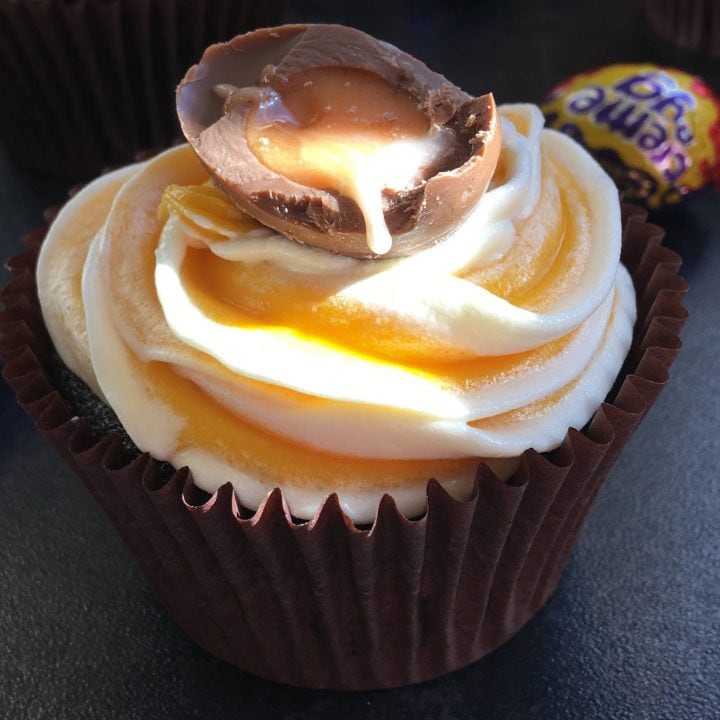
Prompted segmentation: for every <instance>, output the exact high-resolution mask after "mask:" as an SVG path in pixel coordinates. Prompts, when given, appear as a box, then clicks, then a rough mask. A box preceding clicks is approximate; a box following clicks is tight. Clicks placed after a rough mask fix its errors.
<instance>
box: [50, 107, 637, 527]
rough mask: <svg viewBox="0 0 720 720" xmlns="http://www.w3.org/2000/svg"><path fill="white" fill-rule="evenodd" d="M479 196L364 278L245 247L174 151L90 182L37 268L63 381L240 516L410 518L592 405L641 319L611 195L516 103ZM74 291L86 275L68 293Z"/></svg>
mask: <svg viewBox="0 0 720 720" xmlns="http://www.w3.org/2000/svg"><path fill="white" fill-rule="evenodd" d="M501 117H502V133H503V148H502V151H501V155H500V160H499V163H498V167H497V170H496V172H495V176H494V178H493V181H492V183H491V186H490V189H489V190H488V192H486V193H485V195H484V196H483V197H482V199H481V200H480V202H479V203H478V205H477V206H476V207H475V209H474V211H473V212H472V213H471V214H470V215H469V216H468V217H466V219H465V220H464V221H463V222H462V223H461V224H460V225H459V226H457V227H456V228H455V230H454V231H453V232H451V233H450V234H449V235H448V236H447V237H445V238H443V239H442V240H441V241H440V242H438V243H437V244H435V245H434V246H432V247H430V248H428V249H425V250H422V251H420V252H417V253H416V254H414V255H412V256H409V257H404V258H393V259H380V260H360V259H354V258H348V257H341V256H337V255H333V254H330V253H327V252H325V251H322V250H318V249H315V248H311V247H307V246H302V245H300V244H298V243H295V242H293V241H291V240H288V239H287V238H284V237H283V236H281V235H278V234H277V233H275V232H274V231H271V230H269V229H267V228H264V227H262V226H260V225H259V224H258V223H257V222H256V221H254V220H252V219H251V218H249V217H248V216H246V215H244V214H243V213H242V212H241V211H239V210H237V209H236V208H235V207H234V206H232V205H231V204H230V203H229V201H227V200H226V199H225V198H224V196H223V195H222V194H221V193H219V192H218V191H216V190H215V189H214V188H213V187H212V186H210V185H209V183H208V180H209V178H208V175H207V173H206V172H205V170H204V169H203V168H202V167H201V166H200V164H199V163H198V161H197V159H196V157H195V155H194V153H193V152H192V151H191V150H190V149H189V148H188V147H187V146H182V147H178V148H174V149H172V150H169V151H167V152H165V153H163V154H162V155H159V156H157V157H156V158H154V159H152V160H150V161H148V162H146V163H143V164H140V165H134V166H131V167H128V168H124V169H122V170H119V171H117V172H115V173H111V174H109V175H106V176H103V177H102V178H100V179H98V180H97V181H95V182H94V183H92V184H91V185H89V186H88V187H86V188H85V189H84V190H83V191H82V192H81V193H79V194H78V195H77V196H75V197H74V198H73V199H72V200H71V201H70V202H69V203H68V205H67V206H66V207H65V208H64V210H63V211H62V213H61V214H60V215H59V217H58V218H57V220H56V221H55V223H54V224H53V226H52V228H51V230H50V232H49V234H48V237H47V239H46V242H45V244H44V248H43V252H42V255H41V259H40V264H39V268H38V287H39V293H40V301H41V304H42V307H43V312H44V315H45V318H46V322H47V325H48V329H49V331H50V334H51V336H52V338H53V340H54V342H55V345H56V347H57V349H58V352H59V353H60V355H61V356H62V358H63V360H64V361H65V362H66V364H67V365H68V366H69V367H70V368H71V369H72V370H73V371H74V372H75V373H76V374H78V375H79V376H80V377H81V378H83V379H84V380H85V381H86V382H87V383H88V384H89V385H90V387H91V388H93V389H94V390H95V391H96V392H97V393H98V394H99V395H101V396H102V397H103V398H104V399H105V400H106V401H107V402H108V403H109V404H110V405H111V406H112V407H113V409H114V410H115V412H116V413H117V415H118V417H119V419H120V421H121V422H122V424H123V425H124V427H125V428H126V430H127V432H128V433H129V435H130V437H131V438H132V439H133V441H134V442H135V443H136V444H137V445H138V447H139V448H141V449H142V450H146V451H149V452H150V453H151V454H152V455H154V456H155V457H157V458H160V459H164V460H168V461H171V462H172V463H173V464H174V465H175V466H177V467H180V466H183V465H187V466H189V467H190V469H191V470H192V472H193V475H194V478H195V482H196V483H197V484H198V485H199V486H200V487H202V488H203V489H205V490H207V491H209V492H212V491H214V490H215V489H217V487H219V486H220V485H221V484H223V483H225V482H231V483H232V484H233V486H234V487H235V490H236V493H237V495H238V497H239V499H240V501H241V502H242V503H243V504H245V505H247V506H249V507H257V506H258V505H259V504H260V503H261V502H262V500H263V498H264V497H265V496H266V495H267V493H268V492H269V491H270V490H271V489H273V488H274V487H276V486H280V487H281V488H282V489H283V492H284V496H285V499H286V501H287V503H288V505H289V508H290V510H291V512H292V513H293V514H295V515H296V516H298V517H301V518H310V517H312V516H313V514H314V513H315V512H316V510H317V508H318V507H319V506H320V505H321V504H322V501H323V500H324V498H326V497H327V496H328V495H329V494H330V493H332V492H336V493H338V496H339V498H340V501H341V504H342V506H343V507H344V509H345V510H346V512H347V513H348V515H349V516H350V517H351V518H352V519H354V520H356V521H358V522H366V521H370V520H372V518H373V516H374V513H375V511H376V508H377V504H378V501H379V499H380V497H381V496H382V495H383V494H384V493H386V492H388V493H390V494H391V495H393V497H394V498H395V500H396V502H397V503H398V505H399V507H400V509H401V510H403V511H404V512H406V513H408V514H414V513H417V512H420V511H421V510H422V508H423V506H424V503H425V485H426V482H427V480H428V479H430V478H436V479H438V480H439V481H440V482H442V483H443V484H445V486H446V487H447V488H448V490H449V491H450V492H451V493H453V494H455V495H456V496H458V497H461V496H463V495H464V494H466V493H467V492H468V491H469V489H470V487H471V485H472V481H473V480H474V476H475V472H476V468H477V465H478V462H479V460H481V459H484V460H485V461H486V462H488V463H489V464H490V466H491V467H493V469H495V471H496V472H497V473H498V474H499V475H501V476H507V475H509V474H510V473H511V472H512V471H513V470H514V468H515V467H516V464H517V458H518V457H519V456H520V455H521V453H522V452H523V451H524V450H526V449H527V448H535V449H536V450H538V451H545V450H550V449H552V448H554V447H556V446H557V445H559V444H560V442H561V441H562V439H563V437H564V435H565V433H566V432H567V429H568V428H569V427H578V428H579V427H582V426H583V425H585V423H587V421H588V420H589V419H590V417H591V416H592V413H593V412H594V411H595V410H596V409H597V407H598V406H599V404H600V403H601V402H602V400H603V399H604V398H605V396H606V395H607V393H608V392H609V390H610V388H611V386H612V384H613V382H614V380H615V377H616V376H617V374H618V372H619V370H620V367H621V365H622V362H623V359H624V357H625V355H626V353H627V350H628V348H629V345H630V341H631V336H632V326H633V323H634V317H635V298H634V292H633V288H632V283H631V281H630V278H629V276H628V273H627V272H626V270H625V269H624V268H623V267H622V266H621V265H620V263H619V257H620V235H621V230H620V210H619V204H618V199H617V192H616V190H615V188H614V186H613V184H612V182H611V181H610V180H609V178H608V177H607V176H606V175H605V173H604V172H603V171H602V170H601V169H600V167H599V166H598V165H597V164H596V163H595V161H594V160H593V159H592V158H591V157H590V156H589V155H588V154H587V153H586V152H585V151H584V150H583V149H582V148H581V147H580V146H578V145H577V144H575V143H574V142H573V141H572V140H570V139H568V138H567V137H564V136H562V135H560V134H557V133H555V132H553V131H549V130H543V129H542V125H543V120H542V116H541V114H540V112H539V111H538V110H537V108H535V107H534V106H531V105H512V106H503V107H501ZM81 276H82V277H81Z"/></svg>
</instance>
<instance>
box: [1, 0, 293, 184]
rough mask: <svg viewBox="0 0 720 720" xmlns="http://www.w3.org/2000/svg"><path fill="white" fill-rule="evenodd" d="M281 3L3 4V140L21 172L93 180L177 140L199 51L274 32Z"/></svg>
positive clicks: (112, 0)
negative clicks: (179, 90) (181, 92)
mask: <svg viewBox="0 0 720 720" xmlns="http://www.w3.org/2000/svg"><path fill="white" fill-rule="evenodd" d="M281 4H282V0H32V2H28V1H27V0H0V97H2V98H3V99H4V102H3V110H2V113H0V140H1V141H2V142H3V143H4V145H5V146H6V149H7V151H8V153H10V155H11V156H12V157H13V158H14V159H15V160H16V161H17V162H18V163H19V164H21V165H24V166H28V167H30V168H33V169H35V170H39V171H41V172H45V173H48V174H52V175H56V176H58V177H65V178H72V179H81V178H89V177H93V176H95V175H97V174H98V173H99V172H100V170H101V168H102V167H103V166H105V165H108V164H113V163H123V162H129V161H131V160H132V157H133V153H134V152H135V151H137V150H140V149H142V148H148V147H165V146H167V145H169V144H170V143H171V142H172V141H173V140H174V139H175V138H177V137H178V136H179V135H180V130H179V127H178V125H177V118H176V116H175V99H174V93H175V87H176V85H177V84H178V82H179V81H180V80H181V78H182V77H183V75H184V74H185V72H186V71H187V69H188V68H189V67H190V66H191V65H193V64H194V63H196V62H197V61H198V60H199V59H200V56H201V55H202V52H203V50H204V49H205V48H206V47H207V46H208V45H210V44H212V43H214V42H219V41H221V40H228V39H229V38H231V37H233V36H234V35H237V34H239V33H242V32H246V31H247V30H250V29H254V28H256V27H262V26H266V25H274V24H276V23H277V21H278V20H279V18H280V14H281Z"/></svg>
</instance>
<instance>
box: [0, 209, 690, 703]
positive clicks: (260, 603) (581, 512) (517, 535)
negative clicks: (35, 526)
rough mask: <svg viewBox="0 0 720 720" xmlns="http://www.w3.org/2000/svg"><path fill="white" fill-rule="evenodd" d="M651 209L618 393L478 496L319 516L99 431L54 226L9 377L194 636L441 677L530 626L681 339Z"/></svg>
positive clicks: (395, 677) (4, 329)
mask: <svg viewBox="0 0 720 720" xmlns="http://www.w3.org/2000/svg"><path fill="white" fill-rule="evenodd" d="M644 219H645V214H644V212H643V211H642V210H640V209H639V208H634V207H632V206H625V207H624V221H625V222H624V235H623V261H624V262H625V264H626V266H627V267H628V269H629V270H630V272H631V275H632V277H633V281H634V283H635V287H636V291H637V296H638V320H637V324H636V331H635V340H634V343H633V346H632V349H631V351H630V354H629V356H628V359H627V361H626V364H625V368H624V369H623V372H622V374H621V376H620V378H619V380H618V383H617V386H616V390H615V391H614V392H613V393H612V395H613V396H614V399H613V400H612V401H611V402H606V403H603V404H602V405H601V407H600V408H599V409H598V411H597V412H596V413H595V415H594V417H593V419H592V420H591V422H590V423H589V424H588V426H587V427H586V428H585V429H584V430H583V431H582V432H580V431H577V430H573V429H571V430H570V431H569V432H568V434H567V436H566V438H565V440H564V442H563V444H562V445H561V446H560V447H559V448H558V449H557V450H555V451H553V452H551V453H547V454H542V455H541V454H539V453H537V452H535V451H532V450H528V451H527V452H525V453H524V455H523V457H522V460H521V464H520V468H519V469H518V471H517V473H516V474H515V475H514V476H513V477H512V478H511V479H510V480H509V481H508V482H501V481H499V480H498V479H497V477H496V476H495V475H494V474H493V473H492V472H491V471H490V470H489V469H488V468H487V467H486V466H484V465H483V466H481V467H480V468H479V470H478V476H477V481H476V484H475V488H474V492H473V494H472V497H471V498H470V499H469V500H467V501H465V502H458V501H456V500H454V499H452V498H451V497H450V496H449V495H448V494H447V493H446V492H445V490H443V488H442V487H441V486H440V484H438V483H437V482H436V481H434V480H431V481H430V482H429V484H428V488H427V492H428V507H427V512H426V514H425V515H424V516H423V517H421V518H419V519H413V520H409V519H407V518H406V517H404V516H403V515H402V514H401V513H400V512H399V511H398V509H397V507H396V505H395V503H394V501H393V500H392V499H391V498H390V497H388V496H386V497H384V498H383V500H382V502H381V503H380V506H379V509H378V514H377V518H376V520H375V522H374V524H373V525H372V527H371V528H370V529H363V528H357V527H355V526H354V525H353V524H352V522H351V521H350V520H348V518H347V517H346V516H345V515H344V514H343V513H342V511H341V509H340V506H339V503H338V500H337V497H336V496H334V495H333V496H331V497H329V498H328V500H327V501H326V502H325V504H324V505H323V507H322V508H321V509H320V511H319V512H318V513H317V515H316V517H315V518H314V519H313V520H312V521H311V522H307V523H305V522H303V523H299V522H297V521H294V520H293V519H292V518H291V517H290V516H289V514H288V512H287V509H286V507H285V506H284V503H283V500H282V494H281V492H280V491H279V490H275V491H273V492H272V493H271V494H270V495H269V496H268V498H267V499H266V500H265V502H264V503H263V505H262V506H261V507H260V508H259V509H258V510H257V511H256V512H252V511H249V510H247V509H246V508H242V507H240V506H239V505H238V502H237V499H236V497H235V495H234V493H233V491H232V488H231V486H230V485H225V486H223V487H221V488H220V489H219V490H218V491H217V492H216V493H215V494H214V495H213V496H212V497H209V496H208V495H207V494H206V493H203V492H202V491H200V490H199V489H198V488H196V487H195V486H194V485H193V483H192V477H191V474H190V473H189V472H188V471H187V470H186V469H181V470H178V471H173V473H172V475H171V476H170V477H169V478H168V477H167V473H165V472H164V470H163V469H164V466H163V465H162V464H161V463H159V462H157V461H156V460H153V459H152V458H150V457H148V456H147V455H146V454H140V453H139V452H135V453H131V452H129V451H128V450H127V449H126V448H125V447H124V445H123V442H122V441H121V439H120V437H119V436H118V435H116V434H112V433H111V434H108V435H105V436H104V437H100V438H98V437H97V436H96V434H95V432H94V431H93V430H91V428H90V426H89V424H88V423H87V422H86V421H85V420H84V419H82V418H79V417H78V416H77V415H75V413H74V412H73V410H72V409H71V407H70V406H69V405H68V402H67V401H66V400H65V399H63V397H62V396H61V393H60V392H59V391H58V389H56V388H55V387H53V385H52V383H51V381H50V380H49V379H48V378H49V377H50V375H51V373H50V369H49V368H50V363H51V354H52V349H51V345H50V343H49V340H48V337H47V334H46V331H45V329H44V325H43V321H42V316H41V313H40V309H39V305H38V301H37V297H36V289H35V280H34V266H35V262H36V259H37V251H38V248H39V245H40V243H41V241H42V238H43V236H44V231H42V230H41V231H35V232H33V233H30V234H29V235H28V236H27V238H26V241H27V244H28V246H29V248H30V250H29V251H28V252H26V253H24V254H23V255H20V256H18V257H16V258H14V259H13V260H12V261H10V263H9V267H10V269H11V271H12V273H13V280H12V282H11V283H10V285H9V286H8V287H7V288H6V289H5V290H4V291H2V295H1V296H0V297H1V299H2V301H3V302H4V304H5V309H4V310H3V312H2V313H1V314H0V333H1V335H2V339H1V340H0V357H1V358H2V359H3V360H4V362H5V369H4V373H3V374H4V377H5V379H6V380H7V381H8V382H9V383H10V385H11V386H12V387H13V388H14V389H15V391H16V393H17V396H18V401H19V402H20V404H21V405H22V406H23V407H24V408H25V410H26V411H27V412H28V414H29V415H30V416H31V417H33V418H34V419H35V421H36V422H37V426H38V428H39V430H40V431H41V432H42V433H43V434H44V435H45V437H46V438H47V439H48V440H49V441H50V442H51V443H52V444H53V445H54V446H55V447H56V448H57V449H58V450H59V451H60V453H61V454H62V455H63V457H64V458H65V459H66V461H67V462H68V463H69V464H70V465H71V466H72V467H73V469H74V470H75V471H76V472H77V474H78V475H79V476H80V477H81V478H82V479H83V480H84V482H85V483H86V485H87V487H88V489H89V490H90V492H91V493H92V494H93V496H94V497H95V498H96V499H97V500H98V502H99V503H100V504H101V506H102V507H103V509H104V510H105V512H106V513H107V515H108V517H109V518H110V520H111V521H112V523H113V525H114V526H115V528H116V529H117V530H118V532H119V533H120V535H121V536H122V537H123V539H124V540H125V542H126V543H127V545H128V547H129V548H130V549H131V550H132V552H133V554H134V555H135V557H136V558H137V559H138V562H139V563H140V566H141V568H142V571H143V573H144V575H145V577H146V578H147V580H148V582H149V583H150V585H151V586H152V587H153V589H154V590H155V592H156V594H157V595H158V597H159V599H160V600H161V602H162V603H163V605H164V606H165V607H166V608H167V610H168V612H169V613H170V615H171V616H172V617H173V618H174V619H175V620H176V621H177V622H178V624H179V625H181V626H182V627H183V628H184V629H185V631H186V632H187V633H188V634H189V635H190V637H192V638H193V639H194V640H195V641H196V642H197V643H198V644H200V645H202V646H203V647H204V648H206V649H207V650H209V651H210V652H211V653H213V654H215V655H217V656H218V657H220V658H222V659H224V660H226V661H228V662H230V663H233V664H234V665H236V666H238V667H240V668H242V669H243V670H247V671H249V672H252V673H255V674H257V675H260V676H263V677H266V678H269V679H272V680H276V681H280V682H285V683H290V684H294V685H301V686H306V687H316V688H336V689H356V690H359V689H369V688H380V687H393V686H398V685H405V684H410V683H415V682H420V681H423V680H428V679H430V678H433V677H437V676H439V675H443V674H445V673H447V672H450V671H451V670H454V669H456V668H459V667H462V666H464V665H467V664H469V663H471V662H473V661H475V660H477V659H478V658H480V657H482V656H483V655H485V654H486V653H488V652H490V651H491V650H493V649H494V648H496V647H497V646H498V645H500V644H501V643H502V642H504V641H505V640H506V639H507V638H509V637H510V636H511V635H513V634H514V633H515V632H517V631H518V630H519V629H520V628H521V627H522V626H523V625H524V624H525V623H526V622H527V621H528V620H529V619H530V618H531V617H532V616H533V615H534V614H535V613H536V612H537V610H538V609H539V608H540V607H541V606H542V605H543V603H544V602H545V601H546V600H547V598H548V596H549V595H550V594H551V593H552V592H553V590H554V589H555V587H556V585H557V582H558V579H559V577H560V574H561V572H562V570H563V568H564V566H565V564H566V562H567V559H568V557H569V554H570V552H571V549H572V546H573V543H574V541H575V538H576V536H577V534H578V532H579V530H580V527H581V526H582V523H583V520H584V518H585V515H586V513H587V511H588V509H589V508H590V506H591V505H592V502H593V500H594V498H595V496H596V494H597V492H598V489H599V487H600V485H601V484H602V481H603V480H604V478H605V477H606V475H607V473H608V471H609V470H610V467H611V466H612V464H613V462H614V460H615V458H616V457H617V455H618V453H619V452H620V450H621V448H622V447H623V445H624V444H625V442H626V441H627V439H628V438H629V437H630V435H631V434H632V433H633V431H634V430H635V428H636V427H637V425H638V423H639V422H640V420H641V419H642V417H643V416H644V415H645V413H646V412H647V411H648V409H649V407H650V406H651V405H652V404H653V402H654V401H655V399H656V397H657V396H658V394H659V393H660V391H661V390H662V388H663V386H664V385H665V383H666V382H667V380H668V372H669V368H670V366H671V365H672V362H673V360H674V358H675V356H676V354H677V352H678V350H679V348H680V340H679V338H678V334H679V331H680V329H681V327H682V325H683V323H684V321H685V318H686V311H685V309H684V308H683V306H682V298H683V295H684V293H685V289H686V285H685V283H684V281H683V280H682V279H681V278H679V277H678V275H677V271H678V268H679V266H680V258H679V257H678V256H677V255H676V254H675V253H673V252H672V251H670V250H668V249H666V248H664V247H662V246H661V245H660V239H661V237H662V231H661V230H660V229H659V228H657V227H656V226H653V225H649V224H647V223H645V221H644Z"/></svg>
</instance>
